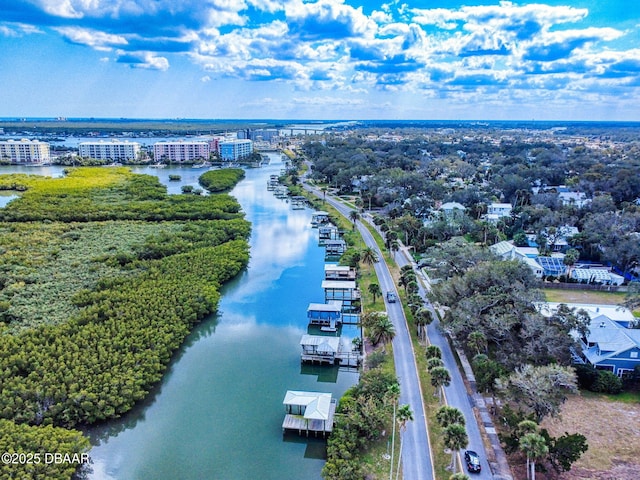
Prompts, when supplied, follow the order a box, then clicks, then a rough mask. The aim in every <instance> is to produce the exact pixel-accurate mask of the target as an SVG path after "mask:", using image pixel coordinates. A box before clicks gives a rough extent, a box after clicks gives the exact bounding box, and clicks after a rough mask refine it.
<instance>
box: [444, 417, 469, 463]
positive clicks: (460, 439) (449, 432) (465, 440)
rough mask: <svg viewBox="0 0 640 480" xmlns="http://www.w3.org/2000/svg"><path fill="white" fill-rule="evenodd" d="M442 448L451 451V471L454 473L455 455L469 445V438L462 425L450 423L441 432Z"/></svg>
mask: <svg viewBox="0 0 640 480" xmlns="http://www.w3.org/2000/svg"><path fill="white" fill-rule="evenodd" d="M442 435H443V439H444V446H445V447H447V448H448V449H449V450H451V470H452V471H453V473H455V471H456V453H457V452H458V450H460V449H461V448H464V447H466V446H467V445H468V444H469V437H468V435H467V430H466V429H465V428H464V425H460V424H459V423H452V424H451V425H449V426H448V427H446V428H444V429H443V430H442Z"/></svg>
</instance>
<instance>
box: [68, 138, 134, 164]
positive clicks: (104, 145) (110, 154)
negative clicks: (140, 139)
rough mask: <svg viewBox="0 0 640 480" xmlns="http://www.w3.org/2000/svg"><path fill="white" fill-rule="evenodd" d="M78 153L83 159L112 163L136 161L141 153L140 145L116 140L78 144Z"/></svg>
mask: <svg viewBox="0 0 640 480" xmlns="http://www.w3.org/2000/svg"><path fill="white" fill-rule="evenodd" d="M78 153H79V155H80V156H81V157H89V158H95V159H97V160H111V161H112V162H122V161H128V160H136V159H137V158H138V155H139V153H140V144H139V143H137V142H130V141H128V140H125V141H122V140H115V139H114V140H111V141H109V142H105V141H104V140H100V141H97V142H81V143H79V144H78Z"/></svg>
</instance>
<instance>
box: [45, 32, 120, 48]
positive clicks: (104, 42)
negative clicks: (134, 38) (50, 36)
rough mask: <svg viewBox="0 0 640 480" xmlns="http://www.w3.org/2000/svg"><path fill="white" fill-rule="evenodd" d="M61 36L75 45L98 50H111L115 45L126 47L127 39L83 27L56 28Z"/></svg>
mask: <svg viewBox="0 0 640 480" xmlns="http://www.w3.org/2000/svg"><path fill="white" fill-rule="evenodd" d="M54 30H56V31H57V32H58V33H59V34H60V35H62V36H63V37H65V38H66V39H67V40H69V41H70V42H73V43H79V44H81V45H87V46H89V47H93V48H95V49H96V50H111V46H113V45H126V44H127V43H128V42H127V39H126V38H124V37H123V36H122V35H113V34H110V33H105V32H98V31H95V30H89V29H86V28H81V27H57V28H54Z"/></svg>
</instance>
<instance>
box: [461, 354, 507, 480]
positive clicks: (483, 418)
mask: <svg viewBox="0 0 640 480" xmlns="http://www.w3.org/2000/svg"><path fill="white" fill-rule="evenodd" d="M456 353H457V354H458V358H459V359H460V364H461V365H462V370H463V372H464V378H465V382H464V384H465V386H466V387H467V391H468V392H469V395H470V397H471V398H472V399H473V403H474V409H476V410H477V412H478V414H479V415H480V421H479V422H478V426H479V427H480V431H481V432H482V433H483V435H484V436H485V438H487V439H488V440H489V444H490V445H491V449H492V450H493V461H490V462H489V466H490V467H491V471H492V472H493V478H494V479H496V480H513V475H512V474H511V468H510V467H509V463H508V462H507V456H506V455H505V453H504V450H503V449H502V445H500V439H499V438H498V433H497V432H496V428H495V426H494V424H493V419H492V418H491V415H490V414H489V411H488V409H487V402H486V399H485V398H484V397H483V396H482V395H480V394H479V393H478V392H477V391H476V378H475V377H474V375H473V371H472V370H471V364H470V363H469V360H468V359H467V356H466V355H465V353H464V352H463V351H462V350H459V349H457V348H456Z"/></svg>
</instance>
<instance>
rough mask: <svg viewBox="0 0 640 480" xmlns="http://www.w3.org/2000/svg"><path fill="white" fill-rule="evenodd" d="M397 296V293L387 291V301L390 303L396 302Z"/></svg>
mask: <svg viewBox="0 0 640 480" xmlns="http://www.w3.org/2000/svg"><path fill="white" fill-rule="evenodd" d="M397 299H398V298H397V297H396V294H395V293H393V292H387V302H389V303H396V301H397Z"/></svg>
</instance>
